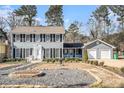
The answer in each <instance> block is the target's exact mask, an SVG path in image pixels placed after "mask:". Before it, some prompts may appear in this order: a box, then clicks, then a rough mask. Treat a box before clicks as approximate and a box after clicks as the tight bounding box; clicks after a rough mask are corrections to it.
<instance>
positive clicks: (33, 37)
mask: <svg viewBox="0 0 124 93" xmlns="http://www.w3.org/2000/svg"><path fill="white" fill-rule="evenodd" d="M33 41H34V42H35V34H33Z"/></svg>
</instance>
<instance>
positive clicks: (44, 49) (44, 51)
mask: <svg viewBox="0 0 124 93" xmlns="http://www.w3.org/2000/svg"><path fill="white" fill-rule="evenodd" d="M44 58H45V49H44Z"/></svg>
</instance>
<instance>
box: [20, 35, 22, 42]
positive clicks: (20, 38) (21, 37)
mask: <svg viewBox="0 0 124 93" xmlns="http://www.w3.org/2000/svg"><path fill="white" fill-rule="evenodd" d="M20 42H22V34H20Z"/></svg>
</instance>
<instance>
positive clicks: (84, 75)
mask: <svg viewBox="0 0 124 93" xmlns="http://www.w3.org/2000/svg"><path fill="white" fill-rule="evenodd" d="M30 66H34V65H30ZM30 66H29V67H28V68H30ZM21 69H22V68H21ZM24 69H25V66H24ZM15 71H18V70H16V69H12V68H11V69H7V70H0V85H7V86H8V85H41V86H42V85H46V86H48V87H49V86H50V87H88V85H89V84H91V83H93V82H95V81H96V80H95V78H94V77H93V76H91V75H90V74H89V73H88V72H86V71H83V70H78V69H64V68H62V69H56V70H55V69H54V70H41V71H42V72H43V73H44V74H42V75H37V76H36V77H28V78H27V77H25V78H10V77H8V74H9V73H11V72H15ZM19 71H20V70H19ZM18 87H19V86H18Z"/></svg>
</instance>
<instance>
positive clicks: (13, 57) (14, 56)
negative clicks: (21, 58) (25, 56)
mask: <svg viewBox="0 0 124 93" xmlns="http://www.w3.org/2000/svg"><path fill="white" fill-rule="evenodd" d="M13 58H15V48H13Z"/></svg>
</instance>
